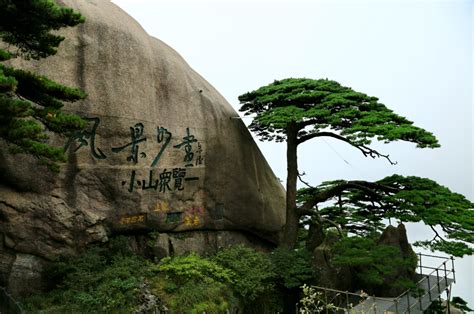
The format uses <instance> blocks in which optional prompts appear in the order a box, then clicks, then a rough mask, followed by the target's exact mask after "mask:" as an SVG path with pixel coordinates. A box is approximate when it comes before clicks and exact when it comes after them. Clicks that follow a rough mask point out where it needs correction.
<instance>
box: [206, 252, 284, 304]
mask: <svg viewBox="0 0 474 314" xmlns="http://www.w3.org/2000/svg"><path fill="white" fill-rule="evenodd" d="M212 259H213V260H214V261H215V262H216V263H218V264H219V265H221V266H222V267H225V268H227V269H230V270H231V271H232V282H233V287H234V290H235V291H236V292H237V293H238V294H239V295H240V296H241V297H242V298H243V299H244V300H246V301H248V302H251V301H254V300H255V299H256V298H257V297H259V296H261V295H263V294H265V293H270V292H272V291H273V288H274V284H273V282H274V280H275V279H276V273H275V271H274V269H273V265H272V263H271V261H270V259H269V258H268V256H267V255H265V254H263V253H260V252H256V251H255V250H253V249H250V248H248V247H245V246H242V245H239V246H234V247H231V248H227V249H224V250H222V251H220V252H218V253H217V254H216V255H215V256H214V257H213V258H212Z"/></svg>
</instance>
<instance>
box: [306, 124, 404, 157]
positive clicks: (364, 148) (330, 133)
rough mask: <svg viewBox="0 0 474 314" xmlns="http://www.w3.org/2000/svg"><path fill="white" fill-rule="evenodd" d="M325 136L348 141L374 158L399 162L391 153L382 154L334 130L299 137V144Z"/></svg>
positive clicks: (364, 153)
mask: <svg viewBox="0 0 474 314" xmlns="http://www.w3.org/2000/svg"><path fill="white" fill-rule="evenodd" d="M323 136H327V137H332V138H335V139H338V140H340V141H343V142H346V143H348V144H350V145H352V146H354V147H355V148H357V149H358V150H360V151H361V152H362V154H363V155H364V156H365V157H372V158H374V159H375V158H385V159H387V160H388V162H389V163H390V164H391V165H396V164H397V162H396V161H395V162H393V161H392V160H391V159H390V156H389V155H384V154H381V153H379V152H378V151H376V150H375V149H372V148H370V147H368V146H366V145H360V144H356V143H353V142H352V141H351V140H349V139H347V138H345V137H344V136H341V135H339V134H335V133H332V132H318V133H312V134H307V135H304V136H300V138H298V145H299V144H301V143H303V142H306V141H308V140H310V139H313V138H316V137H323Z"/></svg>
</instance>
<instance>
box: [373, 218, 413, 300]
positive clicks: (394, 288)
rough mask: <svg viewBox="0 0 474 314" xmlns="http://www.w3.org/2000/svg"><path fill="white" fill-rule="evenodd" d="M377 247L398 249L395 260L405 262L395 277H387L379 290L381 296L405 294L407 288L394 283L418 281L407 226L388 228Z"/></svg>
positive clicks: (400, 225)
mask: <svg viewBox="0 0 474 314" xmlns="http://www.w3.org/2000/svg"><path fill="white" fill-rule="evenodd" d="M377 245H389V246H393V247H395V248H397V249H398V254H397V256H393V258H394V259H395V258H398V259H400V260H401V261H403V262H402V263H401V264H400V265H399V267H398V268H397V269H396V270H395V272H394V274H393V275H391V276H386V278H385V279H384V283H383V284H382V285H381V286H380V288H379V289H378V292H379V296H389V297H393V296H398V295H400V294H401V293H402V292H404V291H405V290H406V289H407V287H404V286H403V285H402V286H400V285H396V284H394V283H396V282H397V281H398V282H399V281H400V280H412V281H413V282H416V281H417V280H416V271H415V267H416V265H417V257H416V253H415V252H414V251H413V249H412V247H411V245H410V242H408V237H407V231H406V228H405V225H404V224H402V223H400V224H399V225H398V227H394V226H392V225H390V226H387V228H385V230H384V231H383V232H382V235H381V236H380V238H379V240H378V242H377Z"/></svg>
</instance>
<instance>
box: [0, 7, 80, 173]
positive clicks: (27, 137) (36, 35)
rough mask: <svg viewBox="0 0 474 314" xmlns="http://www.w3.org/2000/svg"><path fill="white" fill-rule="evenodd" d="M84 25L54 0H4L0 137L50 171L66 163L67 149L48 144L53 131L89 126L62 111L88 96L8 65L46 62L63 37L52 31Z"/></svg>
mask: <svg viewBox="0 0 474 314" xmlns="http://www.w3.org/2000/svg"><path fill="white" fill-rule="evenodd" d="M83 22H84V17H83V16H81V14H80V13H77V12H74V11H73V10H72V9H70V8H64V7H60V6H59V5H57V4H56V3H55V2H54V1H52V0H22V1H18V0H0V39H1V40H2V41H3V43H4V44H3V45H2V46H0V47H1V48H0V62H2V63H0V137H1V138H2V139H3V140H5V142H6V143H7V144H8V148H9V151H10V152H13V153H27V154H31V155H33V156H35V157H37V158H38V159H39V160H40V162H41V163H43V164H46V165H48V167H49V168H50V169H53V170H58V164H57V162H61V161H65V160H66V158H65V154H64V150H63V148H62V147H55V146H52V145H50V144H48V135H47V132H48V131H52V132H56V133H59V134H63V135H66V136H69V135H71V134H72V133H73V132H74V131H77V130H80V129H82V128H83V127H84V126H85V122H84V120H82V119H81V118H80V117H79V116H77V115H74V114H66V113H64V112H62V111H61V108H62V107H63V106H64V103H63V102H74V101H77V100H80V99H84V98H85V97H86V94H85V93H84V92H83V91H81V90H79V89H76V88H71V87H67V86H63V85H61V84H59V83H57V82H54V81H52V80H50V79H48V78H47V77H44V76H39V75H36V74H34V73H31V72H28V71H25V70H21V69H16V68H14V67H11V66H7V65H5V63H3V62H4V61H7V60H10V59H12V58H16V57H21V58H23V59H26V60H29V59H35V60H38V59H41V58H46V57H48V56H51V55H54V54H56V52H57V49H58V46H59V44H60V43H61V42H62V41H63V40H64V37H63V36H60V35H56V34H53V33H51V31H54V30H58V29H60V28H62V27H67V26H75V25H78V24H79V23H83Z"/></svg>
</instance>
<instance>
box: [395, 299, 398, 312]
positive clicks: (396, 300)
mask: <svg viewBox="0 0 474 314" xmlns="http://www.w3.org/2000/svg"><path fill="white" fill-rule="evenodd" d="M395 314H398V299H395Z"/></svg>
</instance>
